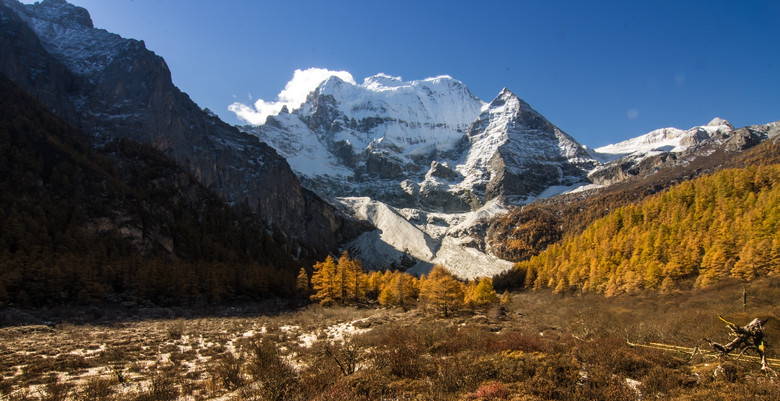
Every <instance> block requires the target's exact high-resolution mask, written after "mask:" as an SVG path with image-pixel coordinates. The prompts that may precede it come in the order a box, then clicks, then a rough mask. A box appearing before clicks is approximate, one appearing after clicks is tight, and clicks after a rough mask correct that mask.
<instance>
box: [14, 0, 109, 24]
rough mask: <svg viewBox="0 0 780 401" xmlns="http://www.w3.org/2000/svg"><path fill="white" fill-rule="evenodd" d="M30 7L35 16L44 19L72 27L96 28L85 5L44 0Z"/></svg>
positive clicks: (61, 0)
mask: <svg viewBox="0 0 780 401" xmlns="http://www.w3.org/2000/svg"><path fill="white" fill-rule="evenodd" d="M28 7H30V9H32V10H33V13H35V17H36V18H39V19H42V20H44V21H49V22H52V23H57V24H59V25H63V26H67V27H70V28H75V27H81V28H94V27H95V26H94V24H93V23H92V18H91V17H90V16H89V11H87V9H85V8H83V7H78V6H74V5H73V4H70V3H68V2H67V1H65V0H43V1H42V2H38V3H35V4H32V5H29V6H28Z"/></svg>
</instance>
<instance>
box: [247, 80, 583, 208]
mask: <svg viewBox="0 0 780 401" xmlns="http://www.w3.org/2000/svg"><path fill="white" fill-rule="evenodd" d="M243 129H244V130H245V131H246V132H248V133H252V134H254V135H257V136H258V137H259V138H260V139H261V140H263V141H266V142H268V143H269V144H271V145H272V146H274V148H276V149H277V150H278V151H279V152H280V153H281V154H282V155H283V156H285V157H286V158H287V160H288V162H289V163H290V165H291V167H292V168H293V170H294V171H295V172H296V173H297V174H298V175H299V177H301V179H302V181H303V182H304V184H305V185H307V186H309V187H311V188H314V189H315V190H317V191H318V192H320V193H321V194H323V195H325V196H328V197H331V198H335V197H343V196H369V197H371V198H372V199H375V200H381V201H383V202H386V203H388V204H391V205H393V206H395V207H414V208H418V209H421V210H425V211H432V212H465V211H469V210H473V209H478V208H479V207H481V206H483V205H484V204H485V203H486V202H488V201H489V200H491V199H494V198H498V197H501V198H503V200H504V201H507V202H510V203H522V202H523V201H524V200H526V199H528V198H532V197H534V196H536V195H538V194H540V193H542V192H543V191H544V190H545V189H547V188H548V187H550V186H555V185H572V184H575V183H577V182H584V180H585V176H586V172H587V171H588V169H589V168H590V167H592V165H593V163H594V162H595V161H594V160H592V159H591V158H590V156H589V154H588V152H587V151H586V150H585V149H584V148H583V147H582V146H580V145H579V144H578V143H577V142H576V141H575V140H574V139H572V138H571V137H570V136H568V135H566V134H565V133H564V132H563V131H561V130H560V129H558V128H557V127H555V126H554V125H553V124H551V123H550V122H549V121H547V120H546V119H545V118H544V117H543V116H541V115H540V114H539V113H537V112H536V111H534V110H533V109H532V108H531V107H530V106H529V105H528V104H527V103H525V102H524V101H522V100H521V99H519V98H518V97H517V96H515V95H514V94H513V93H512V92H510V91H509V90H507V89H505V90H503V91H502V92H501V93H500V94H499V95H498V96H497V97H496V99H494V100H493V101H492V102H491V103H489V104H488V103H485V102H482V101H481V100H480V99H478V98H477V97H476V96H475V95H474V94H472V93H471V92H470V91H469V90H468V88H467V87H466V86H465V85H464V84H463V83H461V82H460V81H457V80H455V79H453V78H451V77H449V76H440V77H435V78H429V79H424V80H419V81H403V80H401V79H400V78H395V77H390V76H387V75H384V74H379V75H376V76H373V77H369V78H366V79H365V81H364V82H363V83H362V84H360V85H357V84H352V83H349V82H345V81H344V80H342V79H339V78H337V77H331V78H329V79H327V80H326V81H324V82H322V83H321V84H320V85H319V86H318V87H317V88H316V89H315V90H314V91H313V92H312V93H311V94H310V95H309V97H308V99H307V101H306V102H305V103H304V104H303V105H301V107H300V108H298V109H295V110H292V111H290V110H287V109H284V110H283V111H282V112H281V113H280V114H279V115H276V116H270V117H268V119H267V120H266V122H265V124H262V125H260V126H245V127H243Z"/></svg>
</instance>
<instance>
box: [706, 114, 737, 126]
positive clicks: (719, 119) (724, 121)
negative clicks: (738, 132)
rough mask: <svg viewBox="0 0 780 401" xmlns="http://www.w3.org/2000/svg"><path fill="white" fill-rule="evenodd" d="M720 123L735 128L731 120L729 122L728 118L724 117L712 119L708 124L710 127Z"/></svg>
mask: <svg viewBox="0 0 780 401" xmlns="http://www.w3.org/2000/svg"><path fill="white" fill-rule="evenodd" d="M720 125H725V126H728V127H731V128H732V129H733V128H734V126H733V125H731V123H730V122H728V121H727V120H724V119H722V118H720V117H715V118H713V119H712V121H710V122H709V123H708V124H707V126H708V127H717V126H720Z"/></svg>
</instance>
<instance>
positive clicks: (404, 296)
mask: <svg viewBox="0 0 780 401" xmlns="http://www.w3.org/2000/svg"><path fill="white" fill-rule="evenodd" d="M313 270H314V272H313V274H312V276H311V288H312V294H311V299H312V300H314V301H317V302H319V303H320V304H322V305H334V304H340V305H355V304H364V303H371V302H378V303H379V304H380V305H382V306H385V307H401V308H404V309H411V308H414V307H416V306H418V305H419V306H424V307H426V308H428V309H430V310H432V311H434V312H437V313H441V314H443V315H444V316H449V315H450V314H451V313H453V312H455V311H458V310H460V309H462V308H463V307H464V306H467V307H469V308H472V309H482V308H488V307H490V306H493V305H495V304H498V303H499V297H498V295H497V294H496V292H495V290H494V289H493V284H492V280H491V279H490V278H486V277H483V278H481V279H478V280H474V281H472V282H468V283H464V282H462V281H459V280H458V279H457V278H455V276H453V275H452V274H451V273H450V272H449V271H447V269H445V268H444V267H443V266H440V265H437V266H434V267H433V269H432V270H431V271H430V273H429V274H427V275H424V276H422V277H419V278H418V277H416V276H414V275H411V274H408V273H405V272H399V271H389V270H388V271H384V272H383V271H375V272H372V273H370V274H368V273H366V272H365V270H364V269H363V265H362V264H361V263H360V261H359V260H356V259H351V258H350V257H349V254H348V253H347V252H344V253H342V255H341V257H339V259H338V260H336V259H334V258H333V257H331V256H328V257H327V258H325V260H324V261H322V262H318V263H316V264H315V265H314V266H313ZM301 272H302V273H301V274H303V272H305V270H303V269H302V270H301ZM301 280H302V279H301V276H300V275H299V280H298V281H299V283H300V282H301ZM298 287H299V288H305V287H306V285H305V284H299V285H298Z"/></svg>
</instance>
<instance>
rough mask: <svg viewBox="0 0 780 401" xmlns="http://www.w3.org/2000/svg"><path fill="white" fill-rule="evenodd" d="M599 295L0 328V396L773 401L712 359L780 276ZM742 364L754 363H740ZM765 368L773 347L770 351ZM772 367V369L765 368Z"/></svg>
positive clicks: (777, 305)
mask: <svg viewBox="0 0 780 401" xmlns="http://www.w3.org/2000/svg"><path fill="white" fill-rule="evenodd" d="M744 288H745V287H743V285H742V284H740V283H736V282H733V283H726V284H723V285H721V286H719V287H715V288H709V289H705V290H697V291H692V292H684V293H675V294H669V295H657V294H653V293H646V294H641V295H635V296H624V297H613V298H605V297H603V296H601V295H596V294H567V295H553V294H551V293H549V292H522V293H516V294H513V296H512V302H511V303H510V304H507V305H504V306H503V307H494V308H493V309H490V310H487V311H476V312H471V311H470V312H462V313H459V314H456V315H455V316H450V317H447V318H444V317H442V316H437V315H434V314H432V313H429V312H427V311H424V310H422V309H414V310H410V311H403V310H400V309H397V310H386V309H374V308H351V307H343V308H342V307H334V308H322V307H320V306H318V305H312V306H308V307H305V308H302V309H300V310H297V311H290V312H283V313H280V314H276V315H255V316H241V317H201V318H187V319H184V318H173V319H149V320H143V321H126V322H116V323H111V324H105V325H91V324H81V325H75V324H68V323H65V324H59V325H56V326H53V327H50V326H45V325H28V326H16V327H6V328H3V329H0V377H1V378H2V379H1V380H0V400H264V399H290V400H299V399H300V400H303V399H317V400H330V399H339V400H361V399H365V400H373V399H386V400H396V399H399V400H400V399H419V400H449V399H511V400H546V399H566V400H568V399H604V400H621V399H625V400H637V399H654V398H659V399H690V400H693V399H711V400H715V399H730V400H734V399H737V400H739V399H751V400H752V399H758V400H762V399H765V400H776V399H780V379H779V378H778V377H777V375H775V374H772V373H771V372H766V373H765V372H762V371H761V370H760V365H759V364H758V362H756V361H755V360H752V359H749V358H747V357H746V356H742V357H741V358H739V359H736V358H735V357H725V358H722V359H717V358H716V356H715V354H713V353H711V352H704V353H699V354H697V355H695V356H692V355H691V354H690V353H689V352H687V351H686V350H683V349H680V350H677V351H674V350H672V351H668V350H660V349H654V348H650V347H644V346H638V345H644V344H650V343H663V344H669V345H675V346H680V347H687V348H693V347H695V346H697V345H698V346H700V347H701V348H700V349H701V350H703V351H709V350H710V348H709V345H708V344H707V343H706V342H703V340H702V338H709V339H711V340H713V341H716V342H719V343H725V342H728V340H729V339H728V335H727V334H728V330H727V329H726V328H725V325H724V324H723V322H721V321H720V320H719V319H718V315H722V316H723V317H724V318H726V319H727V320H729V321H732V322H735V323H737V324H739V325H742V324H745V323H747V322H748V321H750V320H752V319H753V318H754V317H760V318H762V319H765V318H770V320H769V323H767V325H766V328H765V332H766V336H767V337H766V338H767V341H768V342H769V343H770V344H774V343H777V341H778V340H777V339H778V338H780V320H778V315H780V279H778V278H772V277H770V278H765V279H762V280H759V281H755V282H753V283H751V284H749V285H748V286H747V287H746V288H747V295H748V297H747V299H748V302H747V305H745V306H744V307H743V305H742V294H743V289H744ZM748 354H749V353H748ZM768 354H769V356H770V357H772V358H774V357H775V356H776V355H777V353H776V352H774V351H773V349H772V348H769V351H768ZM773 368H774V369H775V370H778V371H780V366H778V365H774V366H773Z"/></svg>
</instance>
